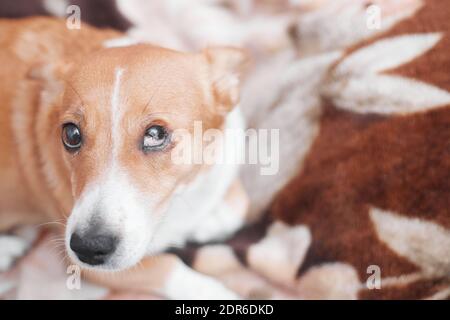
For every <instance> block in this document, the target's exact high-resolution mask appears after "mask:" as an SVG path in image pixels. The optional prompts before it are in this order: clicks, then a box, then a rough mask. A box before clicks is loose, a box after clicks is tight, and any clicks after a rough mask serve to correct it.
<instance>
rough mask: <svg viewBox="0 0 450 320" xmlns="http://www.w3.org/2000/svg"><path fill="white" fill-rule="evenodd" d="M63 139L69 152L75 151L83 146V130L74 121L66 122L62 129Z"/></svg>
mask: <svg viewBox="0 0 450 320" xmlns="http://www.w3.org/2000/svg"><path fill="white" fill-rule="evenodd" d="M62 141H63V144H64V147H65V148H66V150H67V151H69V152H75V151H77V150H78V149H80V147H81V142H82V139H81V131H80V129H79V128H78V127H77V125H76V124H74V123H66V124H64V126H63V130H62Z"/></svg>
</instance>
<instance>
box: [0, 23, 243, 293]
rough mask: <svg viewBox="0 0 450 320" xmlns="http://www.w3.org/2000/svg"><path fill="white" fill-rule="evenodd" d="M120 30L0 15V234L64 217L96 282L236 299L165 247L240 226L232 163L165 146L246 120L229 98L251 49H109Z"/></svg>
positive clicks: (77, 255) (3, 253)
mask: <svg viewBox="0 0 450 320" xmlns="http://www.w3.org/2000/svg"><path fill="white" fill-rule="evenodd" d="M121 36H122V35H121V34H120V33H116V32H112V31H105V30H97V29H95V28H91V27H89V26H86V25H83V26H82V28H81V29H80V30H69V29H67V28H66V26H65V24H64V22H63V21H60V20H57V19H51V18H31V19H23V20H2V21H0V48H1V49H0V58H1V60H2V61H3V64H2V67H1V68H0V78H1V79H2V80H1V81H2V86H1V87H0V99H1V101H2V104H1V107H0V146H1V153H0V231H7V230H10V229H11V228H12V227H14V226H17V225H23V224H36V223H45V222H55V221H56V222H61V223H62V224H63V225H64V233H65V236H64V241H65V245H66V250H67V254H68V256H69V257H70V260H72V261H73V262H75V263H76V264H78V265H80V266H81V267H82V268H84V269H86V270H87V272H86V276H87V277H89V278H90V279H92V280H94V281H96V282H97V283H101V284H103V285H106V286H109V287H111V288H116V289H121V288H123V289H132V290H136V291H144V292H149V291H157V292H159V293H161V294H162V295H164V296H167V297H169V298H234V297H236V296H235V294H234V293H232V292H231V291H229V290H228V289H226V288H225V287H223V286H222V285H221V284H219V283H218V282H216V281H215V280H213V279H210V278H209V277H206V276H204V275H201V274H199V273H196V272H194V271H192V270H191V269H189V268H187V267H186V266H185V265H183V264H182V263H181V261H180V260H178V258H176V257H175V256H173V255H170V254H164V253H163V252H164V251H165V250H166V249H168V248H169V247H171V246H180V245H182V244H184V243H185V242H186V241H192V240H202V241H206V240H214V239H216V238H222V237H224V236H226V235H228V234H230V233H231V232H233V231H234V230H236V229H237V228H238V227H239V226H240V225H241V224H242V223H243V220H244V215H245V212H246V207H247V199H246V196H245V193H244V191H243V189H242V188H241V186H240V182H239V180H238V179H237V166H235V165H228V164H227V165H224V166H222V165H219V164H217V165H204V164H192V163H186V164H175V163H174V162H173V161H171V150H173V148H175V147H176V143H177V139H176V138H177V137H176V132H178V130H179V129H180V130H181V129H183V130H187V131H188V132H190V133H192V130H193V123H194V121H201V123H202V125H203V128H204V129H209V128H214V129H220V130H224V129H226V128H229V127H235V128H241V127H243V121H242V118H241V115H240V113H239V109H238V108H234V107H235V105H236V104H237V102H238V100H237V97H238V95H237V89H238V88H237V81H236V79H237V73H238V72H239V68H240V66H241V64H242V62H243V61H244V60H245V55H244V54H243V53H242V52H241V51H240V50H237V49H232V48H208V49H205V50H204V51H203V52H202V53H196V54H188V53H180V52H176V51H171V50H168V49H163V48H158V47H153V46H150V45H132V46H128V47H120V48H119V47H116V48H105V45H104V44H105V43H108V40H111V39H114V38H118V37H121ZM222 152H224V153H228V152H235V148H233V141H227V140H226V139H225V140H224V141H223V144H222ZM215 219H216V220H217V221H222V222H221V223H215V224H214V223H211V222H212V221H214V220H215ZM211 225H219V226H220V229H211ZM7 238H8V237H7V236H0V259H2V260H3V261H5V260H6V263H3V264H4V265H8V259H10V258H12V257H8V253H10V252H13V251H14V250H12V249H11V248H7V247H6V245H2V244H1V241H6V240H10V239H7ZM5 243H6V242H5ZM160 253H163V254H160ZM155 254H159V255H157V256H156V257H154V255H155ZM136 265H138V267H137V268H133V267H134V266H136ZM105 271H115V274H116V273H120V277H117V276H111V275H110V273H108V272H105Z"/></svg>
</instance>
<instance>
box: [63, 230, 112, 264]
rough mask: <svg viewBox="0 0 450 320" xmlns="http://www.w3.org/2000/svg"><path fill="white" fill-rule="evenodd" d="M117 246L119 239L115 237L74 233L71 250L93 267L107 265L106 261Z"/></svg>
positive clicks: (71, 239) (71, 238)
mask: <svg viewBox="0 0 450 320" xmlns="http://www.w3.org/2000/svg"><path fill="white" fill-rule="evenodd" d="M116 246H117V238H116V237H114V236H113V235H106V234H97V233H89V232H88V233H86V234H84V235H83V236H80V235H79V234H78V233H76V232H74V233H72V236H71V237H70V248H71V249H72V250H73V252H75V254H76V255H77V257H78V259H80V261H82V262H84V263H87V264H90V265H93V266H94V265H99V264H103V263H105V261H106V259H107V258H108V257H109V256H110V255H111V254H112V253H113V252H114V251H115V250H116Z"/></svg>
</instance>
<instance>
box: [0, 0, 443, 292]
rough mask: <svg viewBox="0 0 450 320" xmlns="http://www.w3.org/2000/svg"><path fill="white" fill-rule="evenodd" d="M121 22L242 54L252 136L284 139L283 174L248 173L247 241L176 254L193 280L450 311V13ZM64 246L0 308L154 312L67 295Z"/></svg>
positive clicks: (134, 6)
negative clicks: (105, 306) (30, 303)
mask: <svg viewBox="0 0 450 320" xmlns="http://www.w3.org/2000/svg"><path fill="white" fill-rule="evenodd" d="M90 3H91V2H90ZM147 3H149V2H147ZM174 3H176V5H172V6H171V5H170V4H174ZM224 4H226V5H224ZM186 6H189V8H190V10H189V14H184V13H186V12H187V11H186V10H183V8H186ZM150 7H151V8H150ZM39 8H40V9H39V10H47V11H46V14H57V10H56V9H55V8H52V7H48V2H47V7H44V9H42V7H39ZM144 8H148V9H146V10H147V11H146V10H144ZM27 10H28V9H27ZM52 10H53V11H52ZM86 10H88V8H87V7H86ZM25 11H26V10H25ZM113 11H114V12H113V13H112V14H111V15H110V18H109V20H110V23H108V25H109V26H114V23H115V22H114V21H116V19H118V18H120V20H121V21H122V20H124V19H125V20H126V21H127V25H126V26H124V27H123V29H124V30H126V31H127V32H128V34H129V35H130V36H132V37H135V38H138V39H140V40H148V41H153V42H156V43H159V44H162V45H166V46H171V47H174V48H177V49H198V48H200V47H201V46H203V45H205V44H207V43H223V44H233V45H240V46H244V47H247V48H248V49H249V50H251V51H252V52H253V55H254V57H255V62H254V67H253V69H252V70H250V71H249V74H248V75H247V77H246V80H245V83H244V85H243V92H242V97H241V106H242V108H243V110H244V112H245V115H246V117H247V121H248V126H249V127H251V128H278V129H280V165H279V168H280V170H279V172H278V174H276V175H274V176H261V175H260V174H259V168H258V166H255V165H247V166H244V167H243V168H242V179H243V181H244V185H245V187H246V189H247V192H248V193H249V197H250V215H249V216H250V217H251V220H250V221H249V223H248V225H247V226H245V227H244V228H243V229H241V230H239V231H238V232H237V233H236V234H235V235H233V236H232V237H231V238H230V239H228V240H226V241H224V242H220V243H206V244H196V243H190V244H188V245H187V246H186V247H184V248H177V249H176V250H174V252H175V253H176V254H178V255H179V256H180V257H181V258H182V259H183V260H184V261H185V262H186V263H187V264H188V265H190V266H191V267H192V268H193V269H195V270H197V271H199V272H202V273H205V274H208V275H210V276H212V277H216V278H217V279H219V280H220V281H222V282H223V283H224V284H225V285H227V286H228V287H230V288H231V289H233V290H235V291H236V292H237V293H239V294H240V295H241V296H242V297H244V298H272V299H280V298H288V299H405V298H406V299H448V298H449V297H450V230H449V228H450V214H449V211H448V208H449V203H448V201H449V200H448V199H449V197H448V194H449V192H450V184H449V181H450V180H449V177H448V172H449V167H448V166H449V163H450V162H449V161H448V159H450V158H449V156H450V155H449V152H450V151H449V150H450V148H449V145H448V143H449V142H448V141H450V139H449V138H450V137H449V136H448V135H449V131H448V126H449V123H450V114H449V112H450V111H449V110H450V92H449V91H450V72H449V71H450V54H449V53H448V52H449V43H450V42H449V41H450V40H449V39H450V5H449V4H448V3H447V2H446V1H440V0H400V1H396V0H379V1H371V3H369V4H368V3H367V2H366V1H359V0H343V1H332V0H320V1H280V2H277V5H270V2H269V1H263V0H261V1H257V0H255V1H243V2H239V3H238V2H235V1H225V2H223V1H222V2H220V4H219V2H215V1H196V2H195V4H194V3H192V2H191V3H189V4H188V3H187V2H186V1H181V0H178V1H175V0H171V1H152V4H151V5H150V4H147V7H145V6H144V4H143V3H142V2H141V3H139V1H127V2H126V3H125V2H121V1H117V7H115V9H114V10H113ZM34 13H35V12H25V13H23V14H26V15H28V14H34ZM182 13H183V14H182ZM145 14H147V17H148V16H149V15H150V16H151V17H153V16H152V15H154V17H155V19H150V18H149V19H145V18H144V15H145ZM377 18H380V20H379V22H380V23H377V21H376V19H377ZM261 19H262V20H261ZM372 19H375V21H374V20H372ZM107 20H108V19H107ZM369 20H370V21H369ZM111 21H112V22H111ZM149 21H152V23H150V22H149ZM211 21H214V22H215V26H216V27H215V28H206V30H205V26H208V25H210V24H211ZM261 21H263V22H264V23H261ZM91 23H94V24H95V19H94V22H92V21H91ZM102 23H104V22H102ZM128 23H129V25H128ZM187 25H189V26H193V25H195V26H197V28H192V27H191V28H187V27H186V26H187ZM155 26H157V27H158V30H161V33H158V34H155V33H154V32H152V31H153V30H155ZM227 26H228V27H229V28H227ZM230 26H233V27H230ZM223 30H227V31H226V32H225V31H223ZM268 30H270V32H271V33H268ZM268 34H270V36H267V35H268ZM262 88H264V90H262ZM267 88H270V89H271V90H267ZM38 229H39V230H41V229H43V228H38ZM55 237H56V236H55V235H53V234H52V233H51V232H48V231H40V232H38V235H35V236H34V237H33V238H32V240H30V243H32V245H31V248H29V249H28V250H26V249H24V250H23V253H26V254H25V255H24V256H23V257H22V258H20V259H19V260H18V261H17V263H16V264H15V265H14V267H13V268H11V270H9V271H8V272H7V273H3V274H1V275H0V283H1V284H2V285H1V286H0V291H1V293H0V294H3V297H6V298H68V299H77V298H97V299H105V298H106V299H107V298H111V299H116V298H124V299H127V298H143V299H149V298H158V297H153V296H147V295H141V294H137V293H133V292H111V291H110V290H108V289H107V288H99V287H97V286H94V285H92V284H89V283H84V282H83V283H82V285H81V289H80V290H67V288H66V281H67V279H68V276H70V275H71V271H70V270H67V269H66V268H65V267H64V261H63V260H64V255H62V254H61V252H59V251H61V250H62V248H60V247H58V242H59V241H58V239H57V238H55ZM20 255H22V253H18V256H20ZM43 286H45V288H46V290H42V288H43Z"/></svg>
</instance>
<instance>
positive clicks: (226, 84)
mask: <svg viewBox="0 0 450 320" xmlns="http://www.w3.org/2000/svg"><path fill="white" fill-rule="evenodd" d="M203 54H204V55H205V57H206V60H207V61H208V63H209V70H210V75H211V77H210V79H211V83H212V89H213V94H214V98H215V100H216V102H217V103H218V104H219V107H220V111H222V112H228V111H230V110H231V109H233V107H234V106H235V105H236V104H237V103H238V102H239V82H240V79H241V75H242V73H243V71H244V67H245V65H246V63H247V62H248V60H249V56H248V54H247V53H246V52H245V51H244V50H242V49H238V48H233V47H209V48H206V49H204V50H203Z"/></svg>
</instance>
